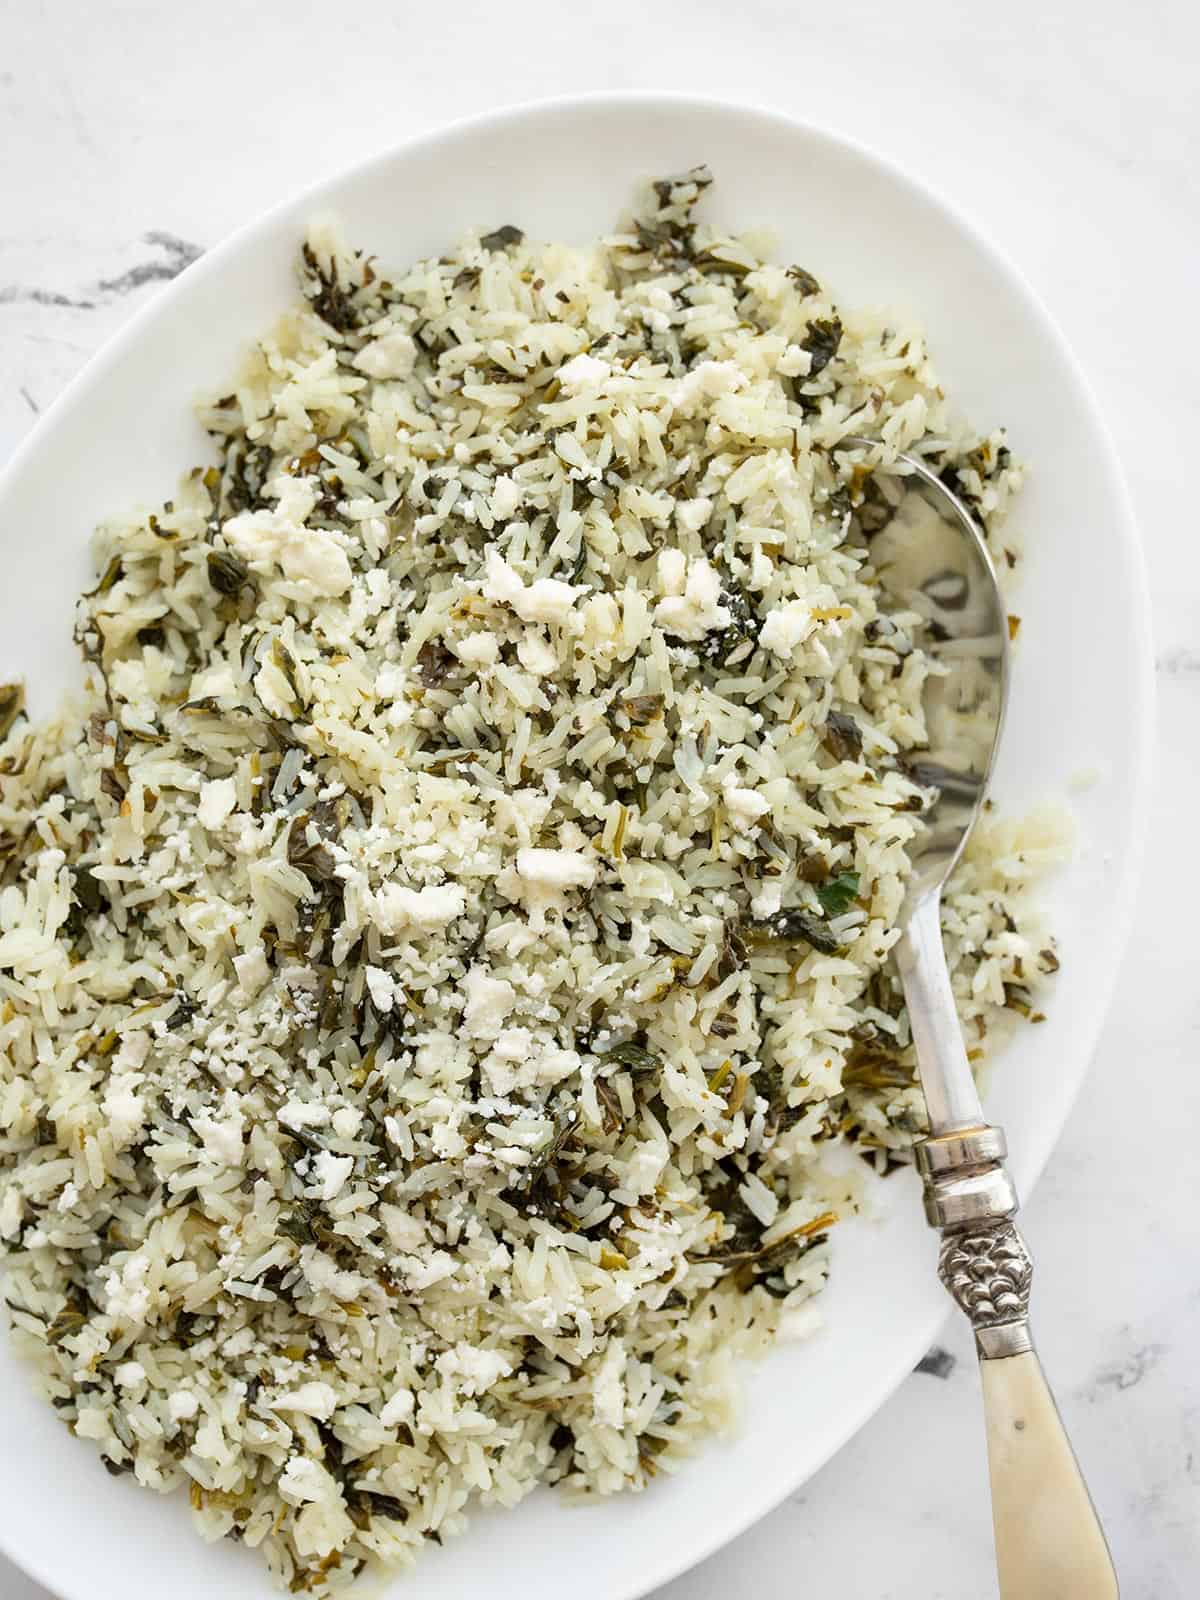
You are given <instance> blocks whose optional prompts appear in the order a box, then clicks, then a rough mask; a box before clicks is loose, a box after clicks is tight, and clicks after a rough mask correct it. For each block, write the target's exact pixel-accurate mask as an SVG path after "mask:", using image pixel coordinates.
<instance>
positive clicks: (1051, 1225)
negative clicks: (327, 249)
mask: <svg viewBox="0 0 1200 1600" xmlns="http://www.w3.org/2000/svg"><path fill="white" fill-rule="evenodd" d="M817 9H818V8H816V7H814V6H807V5H800V4H798V3H793V0H736V3H730V0H677V3H675V4H672V5H664V4H659V3H655V0H636V3H634V0H604V3H603V4H601V5H596V6H591V5H589V6H586V7H585V6H582V5H579V4H576V5H572V4H570V0H524V3H523V0H507V3H506V0H457V3H456V4H454V5H452V6H434V7H424V6H422V7H420V8H416V7H413V6H411V5H407V4H405V3H404V0H356V3H355V4H354V5H352V6H328V7H316V6H313V7H311V8H310V7H307V6H305V5H302V4H297V3H295V0H255V4H253V5H245V4H242V3H240V0H239V3H229V0H210V3H208V4H204V5H199V4H195V3H193V0H174V3H172V4H168V5H164V4H162V3H161V0H107V3H106V4H104V5H99V6H89V5H85V4H83V3H82V0H80V3H78V4H75V3H72V0H42V3H40V4H30V3H28V0H0V149H2V150H3V159H2V162H0V173H2V176H0V195H2V196H3V200H4V205H3V212H2V216H0V459H3V458H4V457H6V456H7V455H8V453H9V452H10V451H11V449H12V448H13V446H15V445H16V443H17V442H18V440H19V439H20V438H21V436H22V435H23V434H24V432H25V431H26V430H27V429H28V428H29V427H30V426H31V425H32V423H33V421H34V417H35V415H36V413H37V412H38V411H39V410H40V409H42V408H44V407H45V406H46V405H47V404H48V403H49V402H50V401H51V400H52V399H53V398H54V396H55V395H56V394H57V393H58V392H59V390H60V389H61V388H62V386H63V384H64V383H65V382H66V380H67V379H68V378H69V377H70V376H71V375H72V373H74V372H75V371H76V369H77V368H78V367H79V366H80V365H81V364H82V363H83V362H84V361H85V360H86V359H87V358H88V357H89V356H90V355H91V354H92V352H93V351H95V350H96V349H97V348H98V347H99V346H100V345H101V344H102V343H103V342H104V340H105V339H106V338H107V337H108V336H109V335H110V334H111V333H112V332H113V331H114V330H115V329H116V328H118V327H119V326H120V325H121V323H122V322H123V321H124V320H125V318H126V317H128V316H129V315H130V313H131V312H132V311H133V309H134V308H135V307H136V306H138V305H140V304H141V303H143V301H144V299H145V297H147V296H148V295H152V294H154V293H155V292H156V290H157V287H158V285H159V284H160V283H161V282H162V281H163V280H165V279H166V278H168V277H170V276H171V275H172V274H173V273H174V272H175V271H176V270H178V268H179V267H180V266H181V265H182V264H184V263H185V262H186V260H187V259H188V258H189V256H190V255H191V254H192V253H194V252H195V251H198V250H199V249H201V248H203V247H205V246H208V245H211V244H213V243H215V242H216V241H217V240H219V239H220V238H222V237H223V236H224V235H225V234H226V233H227V232H229V230H230V229H232V228H233V227H235V226H236V225H237V224H239V223H241V222H243V221H244V220H246V219H248V218H249V217H251V216H252V215H254V214H255V213H256V212H257V211H259V210H260V209H261V208H262V207H263V206H264V205H265V204H267V203H268V202H270V201H272V200H273V199H275V198H276V197H278V196H282V195H283V194H286V193H288V192H290V191H291V190H293V189H295V188H296V187H298V186H299V184H300V183H301V182H304V181H307V180H309V179H312V178H316V177H319V176H321V175H323V174H325V173H328V172H332V171H335V170H336V169H338V168H339V167H341V166H343V165H345V164H346V163H348V162H350V161H351V160H354V159H356V158H357V157H359V156H361V155H363V154H365V153H368V152H370V151H372V150H373V149H376V148H379V147H382V146H384V145H386V144H389V143H391V142H394V141H396V140H397V139H400V138H402V137H404V136H406V135H408V134H411V133H413V132H416V131H419V130H421V129H424V128H427V127H432V126H434V125H436V124H438V123H440V122H442V121H445V120H447V119H449V118H452V117H453V116H455V115H458V114H461V113H463V112H469V111H470V112H474V111H479V110H483V109H486V108H488V107H489V106H492V105H498V104H505V103H513V102H516V101H520V100H525V99H532V98H537V97H543V96H547V95H552V94H557V93H562V92H566V91H574V90H585V89H611V88H665V87H669V88H675V89H688V90H699V91H705V92H711V93H716V94H721V95H724V96H728V97H730V98H738V99H743V100H749V101H754V102H759V103H762V104H765V105H768V106H774V107H777V108H779V109H781V110H785V111H790V112H792V113H794V114H797V115H800V116H803V117H806V118H809V119H811V120H814V121H816V122H821V123H825V124H827V125H828V126H830V127H832V128H834V129H838V130H842V131H846V132H849V133H852V134H855V135H857V136H859V137H860V138H862V139H863V140H865V141H866V142H867V143H869V144H872V145H874V146H875V147H877V148H878V149H881V150H885V151H890V152H891V154H892V155H893V156H894V157H895V158H896V159H898V160H899V161H900V162H901V163H902V164H904V165H906V166H908V167H910V168H911V169H912V170H913V171H915V172H917V173H918V174H920V175H923V176H924V177H925V178H926V179H927V180H928V181H930V182H931V183H933V184H934V185H935V186H937V187H938V188H940V189H941V190H942V191H943V192H944V193H945V194H946V195H947V196H948V197H949V198H950V199H951V200H952V201H953V202H955V203H956V204H957V205H958V206H959V207H960V208H961V209H962V210H963V211H964V212H965V213H966V214H967V215H968V216H970V217H971V218H972V219H973V220H974V221H975V222H976V223H977V224H978V225H979V226H980V227H981V228H982V229H983V230H984V231H985V232H987V233H988V234H990V235H991V236H992V237H994V238H996V239H997V240H999V241H1001V242H1002V243H1003V245H1004V246H1005V247H1006V249H1007V250H1008V252H1009V254H1010V255H1011V256H1012V257H1013V258H1014V259H1015V260H1016V262H1017V263H1018V264H1019V265H1020V266H1021V267H1022V268H1023V269H1024V271H1025V272H1026V273H1027V274H1028V276H1029V277H1030V279H1031V280H1032V282H1033V283H1034V285H1035V286H1036V288H1037V290H1038V292H1039V293H1040V294H1041V295H1042V297H1043V298H1044V299H1045V301H1046V302H1047V304H1048V305H1049V307H1050V309H1051V311H1052V312H1053V313H1054V315H1055V316H1056V317H1057V318H1058V319H1059V321H1060V322H1061V324H1062V325H1063V327H1064V329H1065V331H1066V333H1067V335H1068V337H1069V339H1070V340H1071V342H1072V343H1073V345H1074V347H1075V349H1076V351H1077V352H1078V354H1079V356H1080V357H1081V359H1082V361H1083V364H1084V366H1085V368H1086V369H1087V370H1088V372H1089V373H1090V375H1091V378H1092V381H1093V383H1094V385H1095V387H1096V390H1097V392H1098V395H1099V397H1100V400H1101V403H1102V406H1103V408H1104V410H1105V412H1106V414H1107V418H1108V422H1109V425H1110V427H1111V429H1112V432H1113V434H1114V437H1115V440H1116V443H1117V446H1118V448H1119V450H1120V452H1121V455H1122V457H1123V459H1124V462H1125V466H1126V470H1127V473H1128V476H1129V479H1130V482H1131V485H1132V487H1133V491H1134V494H1135V498H1136V501H1137V504H1138V506H1139V508H1140V512H1141V518H1142V526H1143V529H1144V535H1145V542H1146V550H1147V556H1148V561H1149V567H1150V579H1151V587H1152V595H1153V601H1154V607H1155V613H1156V627H1157V637H1158V666H1159V672H1158V680H1159V690H1160V701H1159V709H1158V723H1159V738H1158V767H1157V783H1156V786H1155V799H1154V804H1153V815H1152V821H1151V834H1150V847H1149V853H1148V861H1147V870H1146V874H1145V881H1144V885H1143V890H1142V895H1141V899H1140V903H1139V906H1138V911H1137V918H1136V926H1135V928H1134V930H1133V937H1132V941H1131V947H1130V954H1129V956H1128V959H1127V961H1126V963H1125V967H1124V971H1123V974H1122V977H1121V981H1120V984H1119V987H1118V991H1117V993H1116V995H1115V996H1114V997H1113V1004H1112V1010H1111V1014H1110V1017H1109V1021H1108V1025H1107V1028H1106V1030H1105V1033H1104V1037H1103V1041H1102V1044H1101V1047H1100V1049H1099V1051H1098V1054H1097V1059H1096V1062H1095V1069H1094V1072H1093V1074H1092V1076H1091V1078H1090V1080H1089V1083H1088V1087H1087V1090H1086V1091H1085V1096H1084V1099H1083V1101H1082V1102H1081V1104H1080V1105H1079V1107H1078V1109H1077V1111H1076V1113H1075V1115H1074V1116H1073V1118H1072V1120H1071V1123H1070V1125H1069V1127H1068V1129H1067V1132H1066V1135H1065V1137H1064V1139H1063V1141H1062V1144H1061V1145H1060V1147H1059V1149H1058V1151H1057V1154H1056V1156H1055V1158H1054V1161H1053V1164H1052V1166H1051V1169H1050V1171H1049V1173H1048V1175H1047V1177H1046V1178H1045V1180H1044V1181H1043V1183H1042V1185H1041V1187H1040V1188H1039V1190H1038V1192H1037V1194H1036V1196H1034V1198H1033V1200H1032V1203H1031V1204H1030V1205H1029V1206H1028V1208H1027V1212H1026V1221H1027V1231H1028V1233H1029V1235H1030V1237H1031V1239H1032V1240H1033V1242H1034V1245H1035V1250H1036V1254H1037V1258H1038V1266H1039V1280H1040V1292H1039V1296H1038V1324H1039V1330H1040V1339H1041V1344H1042V1348H1043V1353H1044V1356H1045V1359H1046V1361H1047V1364H1048V1366H1049V1367H1050V1369H1051V1372H1052V1374H1053V1376H1054V1378H1055V1379H1056V1381H1057V1385H1058V1390H1059V1395H1060V1399H1061V1404H1062V1407H1063V1410H1064V1411H1065V1413H1066V1416H1067V1419H1068V1422H1069V1424H1070V1426H1071V1428H1072V1430H1073V1432H1074V1436H1075V1438H1076V1441H1077V1444H1078V1448H1079V1450H1080V1453H1081V1455H1082V1457H1083V1459H1084V1460H1085V1462H1086V1464H1087V1467H1088V1470H1089V1474H1090V1478H1091V1482H1092V1486H1093V1489H1094V1493H1095V1497H1096V1499H1097V1501H1098V1503H1099V1506H1100V1508H1101V1511H1102V1513H1103V1515H1104V1517H1105V1519H1106V1521H1107V1524H1108V1527H1109V1529H1110V1532H1111V1538H1112V1544H1113V1547H1114V1551H1115V1553H1116V1557H1117V1562H1118V1566H1119V1567H1120V1569H1121V1572H1122V1577H1123V1593H1124V1595H1125V1596H1126V1600H1183V1597H1185V1596H1194V1595H1195V1594H1196V1593H1197V1592H1198V1591H1200V1370H1198V1366H1197V1362H1196V1359H1195V1355H1196V1351H1197V1348H1198V1347H1200V1228H1198V1227H1197V1221H1196V1208H1195V1176H1196V1172H1197V1156H1196V1150H1197V1145H1198V1142H1200V1091H1198V1089H1197V1083H1198V1082H1200V1079H1198V1077H1197V1055H1198V1048H1197V1047H1198V1046H1200V1001H1198V986H1197V984H1196V969H1197V955H1198V951H1197V947H1196V940H1195V935H1194V908H1195V905H1196V901H1197V890H1198V888H1200V882H1198V875H1197V871H1196V865H1195V862H1196V852H1195V849H1194V847H1192V846H1191V845H1190V840H1191V838H1192V837H1194V835H1193V834H1192V833H1191V827H1192V825H1194V820H1195V806H1194V803H1193V802H1192V800H1191V797H1190V793H1189V788H1190V785H1191V784H1192V783H1195V782H1196V781H1197V780H1198V779H1200V759H1198V758H1197V755H1196V750H1197V740H1196V734H1197V719H1198V718H1200V621H1198V620H1197V617H1198V610H1197V598H1198V596H1200V543H1198V542H1197V539H1196V512H1195V506H1196V493H1195V488H1194V480H1193V479H1192V477H1191V472H1190V468H1191V464H1192V461H1193V459H1194V456H1195V451H1196V441H1197V439H1200V398H1198V396H1200V387H1198V385H1197V382H1196V375H1195V371H1196V369H1195V360H1196V353H1197V339H1196V316H1195V309H1194V304H1195V289H1196V265H1197V260H1198V259H1200V188H1198V186H1197V183H1196V175H1195V161H1196V153H1197V142H1198V139H1200V100H1198V99H1197V96H1196V94H1195V84H1194V62H1195V60H1196V59H1197V54H1198V52H1200V20H1198V18H1200V13H1198V12H1197V9H1196V8H1195V7H1194V6H1193V5H1192V4H1191V0H1142V3H1141V5H1140V6H1137V7H1133V6H1117V5H1116V4H1113V3H1111V0H1091V3H1088V0H1075V3H1065V0H1006V4H1004V5H1003V6H1000V7H994V8H993V7H987V8H984V7H976V6H969V5H963V4H962V3H961V0H923V3H922V0H917V4H916V5H915V6H905V7H899V6H896V7H892V6H887V5H885V4H883V3H882V0H838V3H837V4H836V5H833V6H831V7H830V8H829V11H830V15H829V17H827V18H825V19H823V20H821V21H819V22H818V21H816V20H814V18H815V16H816V13H817ZM310 10H311V11H312V13H313V14H314V15H315V14H317V13H318V12H320V13H321V14H322V16H323V17H324V19H325V20H324V21H323V22H322V23H321V24H320V25H318V26H312V25H308V24H306V23H305V22H304V21H303V17H304V15H305V14H306V13H307V12H308V11H310ZM685 17H686V18H687V19H688V20H687V23H686V26H685V25H684V22H683V20H682V19H683V18H685ZM854 103H857V109H855V110H853V111H852V110H851V109H849V108H850V106H851V105H852V104H854ZM1189 291H1191V292H1190V294H1189ZM1114 759H1118V760H1119V759H1120V754H1119V752H1116V753H1115V754H1114ZM1105 998H1106V997H1104V996H1097V1003H1098V1004H1099V1003H1101V1002H1102V1001H1103V1000H1104V999H1105ZM945 1349H946V1351H947V1353H948V1354H947V1357H946V1359H945V1361H944V1362H943V1363H942V1365H943V1366H950V1369H951V1370H950V1372H949V1377H948V1380H947V1381H945V1382H939V1381H938V1378H937V1377H935V1376H930V1375H926V1374H923V1373H919V1372H918V1373H917V1374H914V1376H913V1377H912V1378H910V1379H909V1380H908V1382H907V1383H906V1384H905V1385H904V1386H903V1388H902V1389H901V1390H900V1392H899V1393H898V1394H897V1395H896V1396H895V1398H894V1399H893V1400H892V1401H891V1402H890V1404H888V1405H887V1406H886V1407H885V1408H884V1409H883V1411H882V1412H880V1413H879V1415H878V1416H877V1417H876V1418H875V1419H874V1421H873V1422H872V1423H871V1424H870V1425H869V1426H868V1427H866V1428H865V1429H864V1430H863V1431H862V1433H861V1434H859V1436H858V1437H857V1438H856V1439H855V1440H854V1441H853V1443H851V1444H850V1445H849V1446H848V1447H847V1449H846V1450H844V1451H843V1452H842V1454H841V1455H840V1456H839V1457H838V1458H837V1459H836V1460H835V1461H834V1462H833V1463H831V1464H830V1465H829V1466H828V1467H827V1468H826V1469H825V1470H824V1471H823V1472H822V1473H820V1474H819V1475H818V1476H817V1478H816V1479H815V1480H813V1481H812V1482H811V1483H810V1484H809V1485H808V1486H807V1487H806V1488H805V1489H804V1490H803V1491H802V1492H800V1493H799V1494H797V1495H796V1496H794V1497H793V1498H792V1499H791V1500H790V1501H789V1502H788V1503H786V1504H785V1505H784V1506H782V1507H781V1508H780V1509H779V1510H778V1511H777V1512H776V1513H775V1514H774V1515H773V1516H771V1517H769V1518H767V1519H766V1520H765V1521H764V1522H762V1523H761V1524H760V1525H759V1526H758V1527H756V1528H754V1529H753V1530H752V1531H751V1532H750V1533H748V1534H746V1535H745V1536H744V1537H743V1538H741V1539H740V1540H738V1541H737V1542H736V1543H734V1544H733V1545H731V1546H729V1547H728V1548H727V1549H726V1550H725V1551H724V1552H722V1553H721V1554H719V1555H718V1556H716V1557H714V1558H713V1559H712V1560H711V1561H709V1562H708V1563H706V1564H705V1565H704V1566H703V1567H701V1568H699V1569H697V1570H696V1571H694V1572H691V1573H689V1574H688V1575H687V1576H685V1577H684V1578H681V1579H680V1580H678V1581H677V1582H676V1583H675V1584H673V1585H671V1586H670V1587H669V1588H668V1589H667V1590H665V1591H662V1593H661V1596H660V1600H684V1597H688V1600H718V1597H724V1596H725V1595H726V1594H727V1593H728V1592H729V1590H730V1589H731V1588H737V1589H740V1590H742V1591H744V1592H754V1593H760V1594H770V1595H776V1594H790V1593H799V1592H804V1593H805V1594H808V1595H812V1596H822V1597H829V1600H859V1597H862V1600H874V1597H881V1600H882V1597H888V1600H938V1597H944V1600H951V1597H953V1600H974V1597H976V1596H980V1597H981V1596H986V1595H990V1594H992V1593H994V1580H993V1578H992V1576H991V1568H990V1562H991V1551H990V1531H989V1522H988V1504H987V1496H986V1477H985V1470H984V1459H983V1451H982V1436H981V1432H980V1423H979V1418H978V1415H977V1401H976V1392H975V1386H976V1380H975V1377H974V1374H973V1372H972V1360H971V1357H970V1351H969V1348H968V1342H967V1339H966V1338H965V1337H964V1336H963V1331H962V1329H961V1328H959V1327H958V1326H954V1327H953V1328H951V1329H948V1331H947V1334H946V1337H945ZM0 1448H3V1445H2V1444H0ZM0 1595H3V1596H4V1597H5V1600H44V1591H43V1590H41V1589H39V1588H38V1587H37V1586H36V1585H33V1584H31V1583H30V1582H29V1581H28V1580H27V1579H25V1578H24V1577H22V1576H21V1575H20V1574H19V1573H17V1572H16V1571H15V1570H13V1569H11V1568H9V1567H7V1566H6V1565H5V1563H4V1562H3V1560H2V1558H0ZM96 1600H109V1597H108V1596H97V1597H96Z"/></svg>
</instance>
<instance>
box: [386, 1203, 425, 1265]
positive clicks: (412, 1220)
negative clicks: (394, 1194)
mask: <svg viewBox="0 0 1200 1600" xmlns="http://www.w3.org/2000/svg"><path fill="white" fill-rule="evenodd" d="M379 1214H380V1216H381V1217H382V1219H383V1226H384V1228H385V1229H386V1231H387V1236H388V1243H389V1244H390V1245H391V1246H392V1248H393V1250H403V1251H406V1252H408V1253H410V1254H411V1252H412V1251H414V1250H417V1249H419V1248H420V1246H421V1244H422V1242H423V1240H424V1238H425V1224H424V1223H423V1222H422V1221H421V1219H420V1217H414V1216H411V1215H410V1214H409V1212H407V1211H402V1210H401V1209H400V1207H399V1206H392V1205H387V1204H386V1203H385V1204H383V1205H381V1206H380V1208H379Z"/></svg>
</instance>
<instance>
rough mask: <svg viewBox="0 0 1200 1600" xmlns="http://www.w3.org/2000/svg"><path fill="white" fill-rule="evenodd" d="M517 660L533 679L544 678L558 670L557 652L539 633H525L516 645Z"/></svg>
mask: <svg viewBox="0 0 1200 1600" xmlns="http://www.w3.org/2000/svg"><path fill="white" fill-rule="evenodd" d="M517 660H518V661H519V662H520V663H521V665H522V666H523V667H524V668H525V670H526V672H532V673H533V675H534V677H535V678H545V677H547V676H548V675H549V674H550V673H551V672H554V671H556V670H557V668H558V651H557V650H556V649H555V648H554V646H553V645H552V644H550V643H549V641H548V640H547V639H545V638H544V637H543V635H542V634H540V633H527V634H525V636H524V637H523V638H522V640H521V642H520V643H519V644H518V645H517Z"/></svg>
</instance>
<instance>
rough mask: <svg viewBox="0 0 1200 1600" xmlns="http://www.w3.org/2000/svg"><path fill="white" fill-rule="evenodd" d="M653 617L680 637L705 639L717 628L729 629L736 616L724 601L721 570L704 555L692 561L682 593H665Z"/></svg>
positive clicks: (660, 562) (661, 626) (671, 632)
mask: <svg viewBox="0 0 1200 1600" xmlns="http://www.w3.org/2000/svg"><path fill="white" fill-rule="evenodd" d="M675 553H676V554H678V552H675ZM659 572H660V574H661V573H662V558H661V557H660V558H659ZM654 620H655V622H656V623H657V624H658V626H659V627H660V628H661V629H662V630H663V632H664V633H669V634H672V635H674V637H675V638H677V639H703V637H704V635H705V634H706V633H711V632H712V631H713V629H715V628H727V627H728V626H729V624H730V623H731V622H732V621H733V617H732V614H731V613H730V610H729V608H728V606H723V605H722V604H721V575H720V573H719V572H718V571H717V570H716V568H715V567H714V566H713V565H712V564H711V563H710V562H709V561H707V560H705V559H703V558H701V559H700V560H698V561H692V562H689V563H688V569H687V580H686V583H685V585H684V591H683V593H682V594H667V595H664V597H663V598H662V599H661V600H660V601H659V602H658V604H657V605H656V606H655V608H654Z"/></svg>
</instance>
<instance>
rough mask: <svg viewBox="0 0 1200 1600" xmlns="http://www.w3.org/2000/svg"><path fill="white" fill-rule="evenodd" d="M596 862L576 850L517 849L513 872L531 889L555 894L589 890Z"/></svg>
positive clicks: (594, 876)
mask: <svg viewBox="0 0 1200 1600" xmlns="http://www.w3.org/2000/svg"><path fill="white" fill-rule="evenodd" d="M596 870H597V868H596V862H595V861H594V860H589V859H588V858H587V857H586V856H583V855H580V853H579V851H578V850H537V849H532V848H531V849H528V850H518V851H517V874H518V876H519V877H520V878H522V879H523V880H524V882H525V883H527V884H528V885H529V887H530V888H531V889H535V890H540V891H543V892H545V893H548V894H553V895H558V894H560V893H561V892H562V891H563V890H564V889H590V888H591V886H592V884H594V883H595V881H596Z"/></svg>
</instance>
